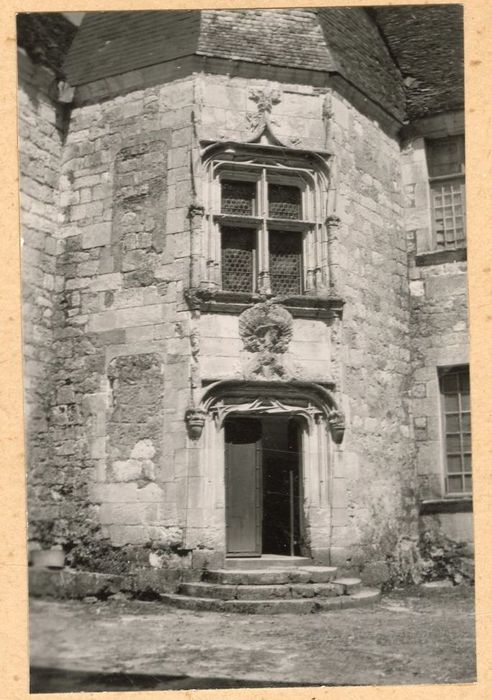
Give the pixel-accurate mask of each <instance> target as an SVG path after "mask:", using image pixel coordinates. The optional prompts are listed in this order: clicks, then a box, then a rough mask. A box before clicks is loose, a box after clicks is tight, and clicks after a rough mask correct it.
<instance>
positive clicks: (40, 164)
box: [18, 49, 63, 538]
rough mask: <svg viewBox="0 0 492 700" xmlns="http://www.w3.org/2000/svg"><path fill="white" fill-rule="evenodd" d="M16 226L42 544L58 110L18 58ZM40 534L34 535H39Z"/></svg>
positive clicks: (32, 475)
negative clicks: (20, 249) (20, 266)
mask: <svg viewBox="0 0 492 700" xmlns="http://www.w3.org/2000/svg"><path fill="white" fill-rule="evenodd" d="M18 67H19V88H18V109H19V161H20V173H19V174H20V223H21V245H22V317H23V324H22V326H23V343H24V347H23V354H24V411H25V430H26V443H25V445H26V461H27V464H28V466H29V482H28V502H29V523H30V534H31V536H32V537H34V538H37V537H38V536H39V535H40V533H41V532H42V533H43V534H44V536H48V533H49V531H51V530H52V525H51V524H49V525H48V523H53V521H54V519H55V518H56V517H57V514H58V506H57V502H56V500H54V499H53V498H52V496H51V493H50V486H51V484H52V483H57V482H58V475H57V473H56V470H55V469H53V465H52V463H51V458H50V457H51V456H50V433H49V429H48V427H49V426H48V422H47V413H46V409H47V406H48V403H49V397H50V392H51V363H52V360H53V353H52V349H53V317H54V298H55V293H56V289H57V288H58V287H59V284H60V280H59V278H58V277H57V275H56V254H57V251H58V250H59V247H58V246H59V242H58V241H57V238H56V228H57V221H58V208H57V204H58V202H57V185H58V176H59V168H60V162H61V152H62V145H63V132H62V121H63V120H62V117H63V112H62V110H63V108H62V107H61V106H60V105H59V104H57V100H56V95H57V81H56V78H55V75H54V73H53V72H52V71H51V70H50V69H48V68H46V67H44V66H42V65H39V64H34V63H32V61H31V60H30V59H29V57H28V56H27V54H26V53H25V52H24V51H23V50H22V49H20V50H19V51H18ZM40 528H41V529H40Z"/></svg>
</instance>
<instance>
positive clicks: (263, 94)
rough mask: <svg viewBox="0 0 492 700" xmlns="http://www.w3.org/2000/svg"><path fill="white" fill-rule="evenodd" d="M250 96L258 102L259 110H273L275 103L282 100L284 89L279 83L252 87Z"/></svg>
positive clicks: (261, 111) (262, 111)
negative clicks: (282, 89)
mask: <svg viewBox="0 0 492 700" xmlns="http://www.w3.org/2000/svg"><path fill="white" fill-rule="evenodd" d="M249 98H250V99H251V100H253V102H256V104H257V106H258V112H260V113H264V112H271V111H272V107H273V105H277V104H278V103H279V102H280V101H281V100H282V91H281V90H280V88H279V87H278V85H271V86H265V87H264V88H251V89H250V91H249Z"/></svg>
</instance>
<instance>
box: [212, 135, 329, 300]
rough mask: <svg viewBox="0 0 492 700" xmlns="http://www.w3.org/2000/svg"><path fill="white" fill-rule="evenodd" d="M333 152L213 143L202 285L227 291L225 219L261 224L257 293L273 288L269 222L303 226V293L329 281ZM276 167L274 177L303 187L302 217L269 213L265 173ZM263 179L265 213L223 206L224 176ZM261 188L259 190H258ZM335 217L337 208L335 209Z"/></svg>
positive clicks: (314, 291)
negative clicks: (244, 212) (223, 254)
mask: <svg viewBox="0 0 492 700" xmlns="http://www.w3.org/2000/svg"><path fill="white" fill-rule="evenodd" d="M327 156H328V154H320V153H316V152H311V151H301V150H299V149H287V148H285V147H277V146H270V145H263V144H261V145H260V144H241V143H235V142H228V143H222V144H217V143H214V144H210V145H209V147H208V148H205V149H204V152H203V161H202V162H203V167H204V175H205V177H204V191H203V203H204V222H203V236H202V260H203V269H202V275H201V277H202V280H201V286H202V287H208V288H209V289H211V290H215V291H219V292H223V293H226V290H222V275H221V236H220V227H221V226H222V225H223V226H225V225H232V226H233V225H243V226H250V227H256V230H257V232H258V233H257V243H256V250H257V258H258V260H257V269H258V277H257V287H256V289H253V293H256V294H260V295H263V296H266V297H270V296H274V295H273V294H272V290H271V285H270V279H269V254H268V228H271V229H277V230H289V231H299V233H300V235H302V237H303V244H302V270H303V273H302V293H301V294H299V295H294V296H298V297H304V296H306V295H316V294H317V293H318V292H320V293H321V292H323V290H325V291H326V290H327V289H328V287H329V280H330V270H329V251H328V247H329V241H328V237H329V232H328V228H329V226H327V220H328V219H329V217H330V202H329V169H328V165H327V161H326V157H327ZM267 170H268V171H269V172H270V173H271V176H270V178H269V181H271V182H273V183H279V184H295V185H296V186H298V187H300V189H301V193H302V208H303V214H304V216H303V218H302V219H297V220H292V219H274V218H269V217H268V216H267V214H266V211H267V210H266V207H267V204H266V202H265V175H264V174H262V173H266V171H267ZM248 172H249V173H250V175H249V178H253V180H257V177H256V174H260V178H261V179H262V181H263V188H262V191H261V193H262V195H263V202H262V212H258V213H261V216H243V215H239V216H236V215H229V214H223V213H222V212H221V204H220V194H221V180H222V179H224V180H230V179H247V178H245V177H244V173H248ZM258 194H260V191H259V192H258ZM332 218H335V217H333V214H332Z"/></svg>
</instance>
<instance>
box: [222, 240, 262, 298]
mask: <svg viewBox="0 0 492 700" xmlns="http://www.w3.org/2000/svg"><path fill="white" fill-rule="evenodd" d="M254 242H255V231H254V230H253V229H248V228H239V227H236V228H232V227H223V228H222V289H225V290H227V291H229V292H252V291H253V274H254Z"/></svg>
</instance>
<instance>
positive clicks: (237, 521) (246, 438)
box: [225, 418, 262, 556]
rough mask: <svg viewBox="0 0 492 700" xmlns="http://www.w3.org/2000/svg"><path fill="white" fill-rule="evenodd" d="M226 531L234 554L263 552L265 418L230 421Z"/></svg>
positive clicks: (228, 546) (232, 554) (226, 461)
mask: <svg viewBox="0 0 492 700" xmlns="http://www.w3.org/2000/svg"><path fill="white" fill-rule="evenodd" d="M225 440H226V454H225V463H226V496H227V497H226V535H227V554H228V555H230V556H260V555H261V509H262V495H261V485H262V478H261V422H260V421H259V420H256V419H251V418H235V419H231V420H230V421H227V423H226V434H225Z"/></svg>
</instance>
